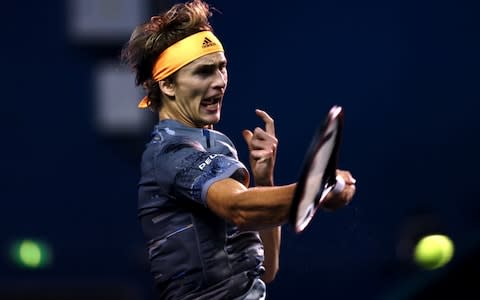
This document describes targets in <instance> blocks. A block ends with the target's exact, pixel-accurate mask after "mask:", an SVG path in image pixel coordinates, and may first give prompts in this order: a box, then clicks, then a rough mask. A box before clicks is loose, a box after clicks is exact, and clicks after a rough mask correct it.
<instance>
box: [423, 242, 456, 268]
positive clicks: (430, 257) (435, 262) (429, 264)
mask: <svg viewBox="0 0 480 300" xmlns="http://www.w3.org/2000/svg"><path fill="white" fill-rule="evenodd" d="M453 252H454V246H453V242H452V241H451V240H450V239H449V238H448V237H447V236H445V235H442V234H433V235H428V236H425V237H423V238H422V239H420V241H418V243H417V245H416V246H415V249H414V259H415V262H416V263H417V264H418V265H419V266H421V267H422V268H425V269H429V270H433V269H437V268H440V267H442V266H444V265H445V264H447V263H448V262H449V261H450V260H451V259H452V256H453Z"/></svg>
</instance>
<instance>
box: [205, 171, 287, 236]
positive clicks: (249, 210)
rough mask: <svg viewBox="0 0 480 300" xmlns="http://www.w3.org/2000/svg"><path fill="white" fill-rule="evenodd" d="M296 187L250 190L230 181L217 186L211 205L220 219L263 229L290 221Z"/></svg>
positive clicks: (210, 194) (212, 190)
mask: <svg viewBox="0 0 480 300" xmlns="http://www.w3.org/2000/svg"><path fill="white" fill-rule="evenodd" d="M295 186H296V184H289V185H284V186H272V187H253V188H248V189H247V188H246V187H245V186H244V185H243V184H241V183H240V182H238V181H236V180H234V179H231V178H226V179H222V180H219V181H217V182H215V183H213V184H212V185H211V186H210V188H209V189H208V192H207V205H208V207H209V208H210V209H211V210H212V211H213V212H214V213H216V214H217V215H218V216H220V217H222V218H224V219H226V220H228V221H230V222H231V223H233V224H235V225H237V226H238V227H239V228H241V229H249V230H262V229H266V228H272V227H275V226H279V225H282V224H284V223H285V222H287V221H288V216H289V212H290V206H291V201H292V197H293V193H294V191H295Z"/></svg>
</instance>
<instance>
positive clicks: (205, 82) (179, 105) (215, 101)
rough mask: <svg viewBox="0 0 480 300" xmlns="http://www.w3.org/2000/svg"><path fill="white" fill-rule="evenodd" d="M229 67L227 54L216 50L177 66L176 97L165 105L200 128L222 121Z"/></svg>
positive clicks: (172, 114) (183, 120) (184, 121)
mask: <svg viewBox="0 0 480 300" xmlns="http://www.w3.org/2000/svg"><path fill="white" fill-rule="evenodd" d="M226 67H227V60H226V58H225V54H224V53H223V52H216V53H212V54H208V55H205V56H202V57H200V58H198V59H196V60H194V61H192V62H191V63H189V64H188V65H186V66H185V67H183V68H181V69H180V70H178V72H177V75H176V78H175V82H174V84H173V89H174V94H175V95H174V98H175V100H174V101H173V100H172V101H168V102H169V104H168V105H166V107H165V108H166V109H167V110H168V111H169V112H168V114H169V115H170V117H173V118H175V119H177V120H178V121H181V122H183V123H185V124H186V125H188V126H192V127H198V128H202V127H205V126H209V125H212V124H215V123H217V122H218V121H220V110H221V107H222V100H223V96H224V94H225V89H226V88H227V81H228V76H227V68H226Z"/></svg>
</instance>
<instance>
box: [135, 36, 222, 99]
mask: <svg viewBox="0 0 480 300" xmlns="http://www.w3.org/2000/svg"><path fill="white" fill-rule="evenodd" d="M221 51H223V46H222V44H221V43H220V41H219V40H218V38H217V37H216V36H215V35H213V33H212V32H211V31H200V32H198V33H195V34H192V35H190V36H188V37H186V38H184V39H183V40H180V41H178V42H176V43H175V44H173V45H171V46H170V47H168V48H167V49H165V50H164V51H163V52H162V53H161V54H160V56H159V57H158V59H157V61H156V62H155V65H154V66H153V71H152V78H153V79H154V80H156V81H160V80H163V79H165V78H167V77H168V76H170V75H172V74H173V73H175V72H176V71H178V70H179V69H180V68H182V67H183V66H185V65H187V64H188V63H191V62H192V61H194V60H195V59H197V58H199V57H202V56H205V55H207V54H210V53H213V52H221ZM149 103H150V100H149V99H148V97H147V96H145V97H144V98H143V99H142V101H140V103H139V104H138V107H139V108H146V107H148V105H149Z"/></svg>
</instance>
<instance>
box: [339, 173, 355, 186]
mask: <svg viewBox="0 0 480 300" xmlns="http://www.w3.org/2000/svg"><path fill="white" fill-rule="evenodd" d="M337 175H340V176H342V178H343V179H344V180H345V183H346V184H348V185H352V184H355V183H356V182H357V180H356V179H355V178H354V177H353V176H352V174H351V173H350V172H349V171H345V170H337Z"/></svg>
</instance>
